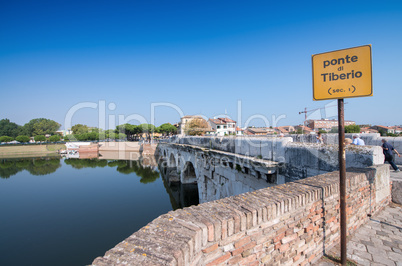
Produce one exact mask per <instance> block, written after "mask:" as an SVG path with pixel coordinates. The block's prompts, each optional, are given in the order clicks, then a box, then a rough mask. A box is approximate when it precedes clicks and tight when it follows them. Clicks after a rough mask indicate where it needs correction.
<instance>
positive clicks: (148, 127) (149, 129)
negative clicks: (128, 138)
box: [139, 124, 155, 140]
mask: <svg viewBox="0 0 402 266" xmlns="http://www.w3.org/2000/svg"><path fill="white" fill-rule="evenodd" d="M139 127H140V129H141V133H145V134H147V139H148V140H151V134H152V133H154V132H155V126H154V125H152V124H141V125H139Z"/></svg>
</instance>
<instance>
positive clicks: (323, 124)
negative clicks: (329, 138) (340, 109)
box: [306, 119, 356, 131]
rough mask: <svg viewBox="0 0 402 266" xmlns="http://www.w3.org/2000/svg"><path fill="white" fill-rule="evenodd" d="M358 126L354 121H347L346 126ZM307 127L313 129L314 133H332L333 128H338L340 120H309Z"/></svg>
mask: <svg viewBox="0 0 402 266" xmlns="http://www.w3.org/2000/svg"><path fill="white" fill-rule="evenodd" d="M350 125H356V123H355V122H354V121H350V120H345V126H350ZM306 126H307V127H309V128H311V129H312V130H314V131H318V130H320V129H321V130H325V131H330V130H331V129H332V128H333V127H337V126H338V120H329V119H321V120H312V119H310V120H307V121H306Z"/></svg>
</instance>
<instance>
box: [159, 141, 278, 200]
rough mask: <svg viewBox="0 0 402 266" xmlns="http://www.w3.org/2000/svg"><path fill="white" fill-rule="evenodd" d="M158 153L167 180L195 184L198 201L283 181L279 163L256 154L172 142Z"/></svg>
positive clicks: (227, 195)
mask: <svg viewBox="0 0 402 266" xmlns="http://www.w3.org/2000/svg"><path fill="white" fill-rule="evenodd" d="M157 152H158V154H159V157H160V159H159V162H160V163H159V166H160V169H161V172H162V176H163V177H164V178H165V179H166V181H168V183H172V182H180V183H182V184H197V186H198V192H199V199H200V203H203V202H207V201H212V200H217V199H221V198H224V197H229V196H233V195H238V194H241V193H245V192H249V191H254V190H257V189H261V188H265V187H269V186H274V185H277V184H283V183H284V182H285V178H284V176H282V175H280V174H279V167H280V163H278V162H273V161H270V160H265V159H262V158H258V157H250V156H245V155H239V154H235V153H230V152H225V151H219V150H212V149H206V148H202V147H198V146H194V145H187V144H175V143H161V144H159V145H158V149H157Z"/></svg>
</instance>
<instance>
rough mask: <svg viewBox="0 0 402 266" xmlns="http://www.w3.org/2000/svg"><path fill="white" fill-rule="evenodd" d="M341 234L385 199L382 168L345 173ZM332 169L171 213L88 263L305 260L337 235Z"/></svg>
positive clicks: (386, 170)
mask: <svg viewBox="0 0 402 266" xmlns="http://www.w3.org/2000/svg"><path fill="white" fill-rule="evenodd" d="M346 184H347V195H348V197H347V215H348V232H349V234H350V233H353V232H354V231H355V230H356V229H357V228H359V226H361V225H362V224H364V223H365V222H366V221H367V220H368V214H373V213H375V212H377V211H378V210H380V209H381V208H382V207H383V206H385V205H387V204H388V203H389V200H390V189H389V167H388V166H387V165H381V166H373V167H369V168H365V169H349V170H348V172H347V183H346ZM338 199H339V173H338V172H331V173H327V174H323V175H319V176H314V177H309V178H306V179H303V180H298V181H295V182H289V183H286V184H282V185H278V186H275V187H268V188H264V189H260V190H258V191H254V192H248V193H245V194H241V195H237V196H232V197H228V198H225V199H221V200H217V201H213V202H208V203H204V204H200V205H198V206H192V207H189V208H184V209H181V210H176V211H171V212H169V213H167V214H165V215H161V216H160V217H158V218H157V219H155V220H154V221H152V222H151V223H149V224H148V225H147V226H144V227H143V228H141V229H140V230H139V231H138V232H136V233H134V234H133V235H131V236H130V237H128V238H127V239H125V240H124V241H123V242H121V243H120V244H118V245H117V246H116V247H114V248H113V249H111V250H109V251H108V252H106V254H105V256H104V257H99V258H97V259H95V261H94V262H93V265H98V266H101V265H118V264H128V265H217V264H226V263H229V264H236V263H240V264H245V263H250V262H258V263H259V264H265V265H280V264H281V265H282V264H284V265H297V264H301V263H309V262H310V263H312V262H314V261H315V260H316V259H318V258H319V257H321V256H322V254H323V252H324V251H325V250H329V249H330V248H331V247H332V246H333V245H334V244H336V243H337V242H338V241H339V237H340V232H339V219H340V217H339V204H338Z"/></svg>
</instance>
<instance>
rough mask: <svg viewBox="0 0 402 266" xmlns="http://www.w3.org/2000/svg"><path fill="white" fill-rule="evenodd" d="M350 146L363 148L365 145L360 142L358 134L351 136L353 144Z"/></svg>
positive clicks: (362, 141)
mask: <svg viewBox="0 0 402 266" xmlns="http://www.w3.org/2000/svg"><path fill="white" fill-rule="evenodd" d="M352 144H353V145H361V146H364V145H365V143H364V140H362V139H361V138H360V135H359V134H355V135H353V142H352Z"/></svg>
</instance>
